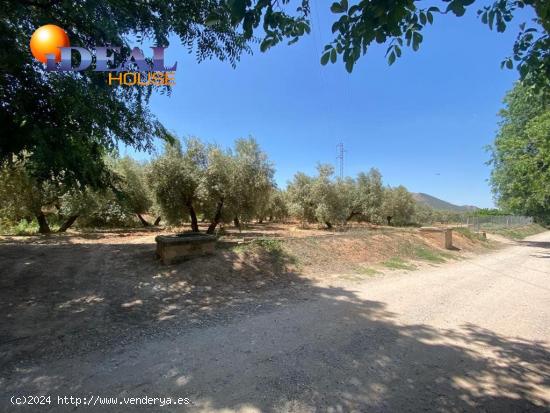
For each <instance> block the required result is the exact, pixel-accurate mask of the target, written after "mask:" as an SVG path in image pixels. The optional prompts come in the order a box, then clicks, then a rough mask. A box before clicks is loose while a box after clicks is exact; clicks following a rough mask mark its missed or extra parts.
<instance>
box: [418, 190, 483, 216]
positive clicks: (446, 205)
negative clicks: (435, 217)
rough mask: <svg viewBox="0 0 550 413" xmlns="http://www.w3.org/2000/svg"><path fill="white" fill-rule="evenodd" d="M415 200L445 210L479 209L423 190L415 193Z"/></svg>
mask: <svg viewBox="0 0 550 413" xmlns="http://www.w3.org/2000/svg"><path fill="white" fill-rule="evenodd" d="M412 195H413V197H414V200H415V201H416V202H418V203H419V204H424V205H427V206H429V207H431V208H433V209H438V210H444V211H455V212H466V211H473V210H476V209H478V208H477V207H476V206H472V205H455V204H451V203H450V202H447V201H443V200H442V199H439V198H436V197H435V196H431V195H428V194H424V193H422V192H418V193H413V194H412Z"/></svg>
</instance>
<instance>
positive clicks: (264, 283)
mask: <svg viewBox="0 0 550 413" xmlns="http://www.w3.org/2000/svg"><path fill="white" fill-rule="evenodd" d="M164 232H166V233H168V232H169V231H168V230H166V229H151V230H120V231H108V232H107V231H96V232H87V233H68V234H61V235H54V236H50V237H4V238H3V239H2V240H1V241H0V262H1V263H2V266H1V267H0V312H1V313H2V314H3V315H4V317H3V322H2V324H1V326H0V363H1V364H0V365H1V366H2V367H3V368H6V369H8V368H13V367H14V365H15V363H16V362H21V361H25V360H31V359H35V358H61V357H64V356H65V355H68V354H75V353H79V352H83V353H86V352H88V351H90V350H92V349H97V348H103V347H111V346H118V345H124V344H125V343H129V342H132V341H134V340H136V339H137V338H138V337H139V336H141V335H153V334H178V332H180V331H183V330H187V329H189V328H193V327H194V326H197V327H198V326H203V325H205V324H209V323H224V322H227V321H228V320H229V319H232V318H234V317H242V316H246V315H247V314H250V313H257V312H261V311H268V310H270V309H273V308H276V307H278V306H281V305H284V304H285V303H288V302H290V301H296V300H308V299H309V298H308V297H307V294H303V291H304V290H307V288H304V287H306V286H309V285H311V284H312V283H314V282H317V281H319V280H323V279H324V280H331V274H334V273H350V272H352V273H360V272H361V273H363V274H366V272H363V271H361V269H362V268H364V266H370V265H375V264H377V263H380V262H382V261H384V260H386V259H389V258H391V257H395V256H402V257H407V259H412V260H415V259H416V258H418V257H415V255H414V253H415V251H416V250H415V248H418V247H419V246H421V247H425V248H430V250H431V251H439V250H440V249H439V248H438V247H436V246H435V245H436V240H435V239H432V238H431V235H429V234H428V235H421V234H419V233H418V232H417V231H415V230H413V229H402V230H396V229H390V228H381V229H373V228H371V229H367V228H356V229H354V230H351V231H348V232H331V233H329V232H327V231H323V230H318V229H307V230H293V229H292V226H291V225H282V226H272V225H256V226H253V227H250V228H248V229H247V231H246V232H245V231H242V232H239V231H231V232H230V233H229V234H228V235H226V236H224V237H222V241H221V242H220V243H219V247H218V248H217V251H216V253H215V254H214V255H212V256H208V257H200V258H196V259H193V260H191V261H187V262H183V263H180V264H176V265H170V266H163V265H161V264H160V263H159V262H158V261H157V260H155V255H154V251H155V245H154V237H155V236H156V235H158V234H159V233H164ZM243 233H247V234H248V235H246V236H247V237H248V236H250V237H251V238H252V239H256V240H257V241H254V242H252V243H241V244H239V243H238V241H242V240H243ZM454 239H455V245H456V247H457V250H456V251H449V252H446V253H448V254H451V255H452V256H453V257H457V258H459V257H463V256H465V255H467V254H471V253H472V252H479V251H485V250H489V249H490V248H491V245H492V244H489V243H487V244H483V243H479V242H477V243H476V242H475V241H472V240H469V239H467V238H465V237H463V236H461V235H457V236H455V238H454Z"/></svg>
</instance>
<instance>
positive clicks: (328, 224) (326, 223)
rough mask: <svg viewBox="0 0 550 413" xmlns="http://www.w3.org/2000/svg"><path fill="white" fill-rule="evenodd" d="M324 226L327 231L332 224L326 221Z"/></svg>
mask: <svg viewBox="0 0 550 413" xmlns="http://www.w3.org/2000/svg"><path fill="white" fill-rule="evenodd" d="M325 225H326V226H327V228H328V229H332V224H331V223H330V222H328V221H325Z"/></svg>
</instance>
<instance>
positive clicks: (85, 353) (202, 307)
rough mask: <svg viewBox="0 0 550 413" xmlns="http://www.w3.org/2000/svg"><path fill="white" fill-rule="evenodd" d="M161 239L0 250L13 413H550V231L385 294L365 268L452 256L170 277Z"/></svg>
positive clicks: (3, 371)
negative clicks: (160, 400) (72, 402)
mask: <svg viewBox="0 0 550 413" xmlns="http://www.w3.org/2000/svg"><path fill="white" fill-rule="evenodd" d="M155 235H156V233H147V232H140V233H134V234H130V235H129V234H128V233H120V234H116V233H114V234H113V233H109V234H88V235H85V236H74V235H72V236H65V237H53V238H50V239H42V238H40V239H36V238H28V239H25V240H24V241H21V240H20V239H17V240H16V239H5V240H4V241H3V243H0V263H1V264H0V312H1V314H2V322H1V324H0V363H1V364H0V411H52V412H57V411H73V410H74V409H75V407H74V406H64V407H62V406H59V405H57V403H56V402H57V399H56V400H54V403H53V404H51V405H45V406H40V407H39V408H37V406H34V408H33V406H27V407H15V406H12V405H10V397H11V396H12V395H30V394H44V395H46V394H47V395H52V397H53V396H55V397H57V395H67V396H71V395H72V396H78V397H92V396H101V397H120V400H119V402H121V403H122V402H123V400H122V397H143V396H151V397H172V398H177V397H187V398H189V400H190V401H191V403H192V404H190V405H185V406H165V407H159V406H158V405H157V406H142V407H137V408H136V406H127V405H123V404H121V405H118V406H117V408H116V409H113V408H112V406H111V407H106V406H98V405H96V406H95V407H93V408H92V407H89V410H90V411H135V410H142V411H170V412H171V411H205V412H208V411H213V412H222V411H224V412H229V411H238V412H258V411H266V412H313V411H332V412H349V411H357V412H365V411H373V412H377V411H380V412H386V411H396V412H401V411H411V412H412V411H414V412H417V411H422V410H426V411H436V412H440V411H449V412H459V411H491V412H493V411H494V412H503V411H504V412H506V411H510V412H516V411H517V412H520V411H534V412H538V411H541V412H542V411H548V408H549V406H550V287H549V283H548V280H549V277H550V232H547V233H543V234H539V235H537V236H534V237H531V238H529V239H528V240H526V241H521V242H517V243H511V244H512V245H508V246H506V247H505V248H504V249H496V250H493V248H492V246H491V245H490V246H486V247H483V248H484V249H485V250H486V251H485V252H486V253H485V254H482V255H476V256H474V255H473V252H474V251H478V250H479V247H478V246H477V245H476V244H475V243H474V242H473V241H471V240H468V239H467V238H464V237H460V236H459V237H457V238H456V244H455V245H457V251H452V252H451V253H450V254H453V255H452V256H450V257H448V262H447V263H443V264H438V265H437V266H434V265H433V264H432V263H424V264H423V265H422V264H421V263H417V264H418V265H419V266H420V269H419V270H418V271H412V272H393V273H389V274H382V275H377V276H374V277H373V276H363V277H360V276H358V275H359V274H361V272H358V271H356V270H357V267H358V266H362V265H369V266H371V265H375V263H376V262H379V261H381V260H384V259H386V258H389V257H391V255H392V254H394V253H399V252H402V251H401V250H402V248H403V246H405V247H407V246H411V245H412V246H413V247H414V248H416V247H417V246H418V245H421V246H422V245H426V246H433V244H434V243H435V240H433V239H429V238H422V239H420V238H419V236H418V235H417V234H415V233H414V232H412V231H411V233H408V234H407V233H404V232H403V233H402V232H400V233H396V232H392V231H372V233H369V235H368V236H365V234H364V233H358V234H356V235H354V234H344V235H338V234H331V235H328V236H326V237H325V236H324V234H317V235H323V236H320V237H314V238H304V239H303V240H302V241H300V240H299V239H293V240H289V241H285V242H284V243H283V245H282V246H279V245H276V247H277V248H275V249H269V248H268V249H264V248H254V247H247V246H236V247H235V246H234V245H232V244H230V243H227V245H226V246H225V247H222V248H220V250H219V251H218V253H217V254H216V255H215V256H214V257H210V258H201V259H197V260H194V261H193V262H192V263H183V264H180V265H174V266H167V267H163V266H160V265H159V264H158V263H157V262H156V261H155V260H154V256H153V254H152V250H153V244H152V241H153V239H154V236H155ZM309 235H311V234H309ZM369 237H370V238H369ZM229 238H231V237H229ZM388 241H391V242H392V243H393V245H396V248H395V251H389V252H383V251H382V250H378V249H377V248H376V245H387V243H388ZM310 244H311V245H310ZM365 245H371V246H372V247H373V248H371V251H370V252H369V253H366V252H364V251H365V250H366V248H364V247H365ZM268 246H270V245H268ZM270 248H271V247H270ZM358 251H363V252H358ZM291 253H294V254H296V253H297V254H298V255H299V257H298V259H296V256H295V255H292V254H291ZM331 254H332V255H331ZM335 254H336V255H335ZM336 256H340V258H341V257H342V256H345V257H346V258H347V259H346V260H344V261H345V262H344V263H342V262H340V264H338V265H339V266H338V265H337V264H336V261H337V260H336ZM464 258H467V259H464ZM415 262H416V261H415ZM377 268H378V267H377ZM338 269H340V270H341V272H340V273H334V270H338ZM350 274H353V275H354V277H351V278H350V276H349V275H350ZM82 407H83V406H80V408H82Z"/></svg>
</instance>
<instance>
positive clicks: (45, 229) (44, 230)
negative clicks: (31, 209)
mask: <svg viewBox="0 0 550 413" xmlns="http://www.w3.org/2000/svg"><path fill="white" fill-rule="evenodd" d="M36 219H37V221H38V232H39V233H41V234H49V233H50V232H51V230H50V226H49V225H48V221H47V219H46V215H44V213H43V212H42V211H40V212H38V213H37V214H36Z"/></svg>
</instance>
